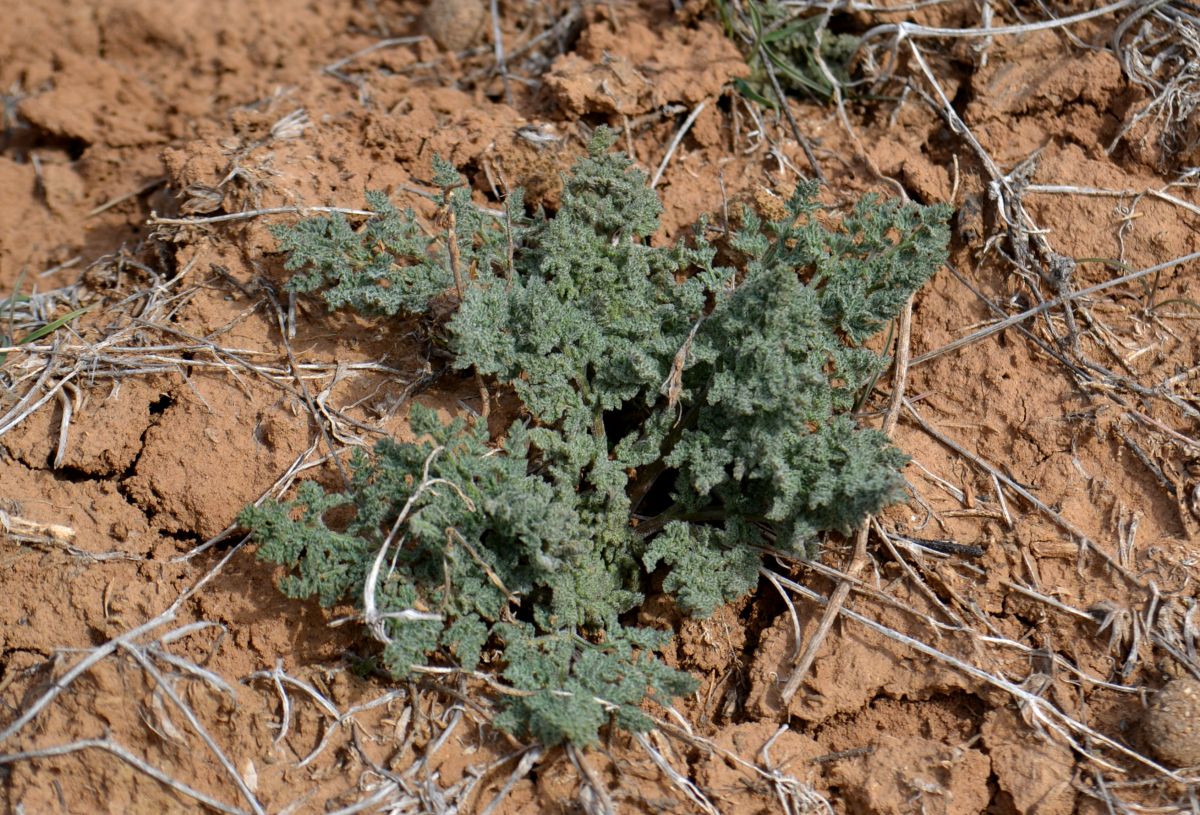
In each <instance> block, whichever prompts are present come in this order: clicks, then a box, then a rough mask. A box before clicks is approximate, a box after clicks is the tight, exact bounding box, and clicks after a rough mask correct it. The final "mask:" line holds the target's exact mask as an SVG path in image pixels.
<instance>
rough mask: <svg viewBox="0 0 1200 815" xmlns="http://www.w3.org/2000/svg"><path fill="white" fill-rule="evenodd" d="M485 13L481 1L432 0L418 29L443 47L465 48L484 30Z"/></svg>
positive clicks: (447, 48)
mask: <svg viewBox="0 0 1200 815" xmlns="http://www.w3.org/2000/svg"><path fill="white" fill-rule="evenodd" d="M487 16H488V13H487V9H486V8H485V7H484V3H483V0H431V2H430V3H429V5H428V6H426V7H425V11H424V13H422V14H421V28H422V29H423V30H424V31H425V33H426V34H428V35H429V36H430V38H431V39H433V41H434V42H436V43H437V44H438V46H439V47H440V48H442V49H443V50H445V51H465V50H466V49H468V48H470V47H471V46H472V45H474V44H475V42H476V41H477V40H478V39H479V37H480V35H481V34H482V33H483V24H484V21H485V20H486V19H487Z"/></svg>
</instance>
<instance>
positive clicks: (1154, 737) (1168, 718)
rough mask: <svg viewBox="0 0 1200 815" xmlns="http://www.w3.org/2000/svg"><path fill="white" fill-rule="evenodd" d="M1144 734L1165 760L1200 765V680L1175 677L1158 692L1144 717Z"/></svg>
mask: <svg viewBox="0 0 1200 815" xmlns="http://www.w3.org/2000/svg"><path fill="white" fill-rule="evenodd" d="M1142 735H1143V736H1144V737H1145V739H1146V743H1147V745H1148V746H1149V747H1150V750H1151V752H1153V753H1154V755H1156V756H1158V757H1159V758H1160V759H1162V760H1163V761H1164V762H1166V763H1168V764H1170V765H1172V766H1174V767H1198V766H1200V681H1197V680H1195V679H1175V680H1173V681H1171V682H1168V683H1167V685H1166V686H1165V687H1163V689H1162V690H1160V691H1159V692H1158V693H1157V694H1155V696H1154V700H1153V701H1152V702H1151V703H1150V708H1149V709H1148V710H1147V711H1146V715H1145V716H1144V718H1143V719H1142Z"/></svg>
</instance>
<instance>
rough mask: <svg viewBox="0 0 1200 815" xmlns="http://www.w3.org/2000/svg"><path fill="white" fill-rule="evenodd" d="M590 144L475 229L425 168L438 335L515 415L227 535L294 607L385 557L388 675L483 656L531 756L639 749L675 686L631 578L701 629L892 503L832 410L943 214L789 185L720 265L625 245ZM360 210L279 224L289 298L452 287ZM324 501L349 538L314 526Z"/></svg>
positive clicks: (606, 171)
mask: <svg viewBox="0 0 1200 815" xmlns="http://www.w3.org/2000/svg"><path fill="white" fill-rule="evenodd" d="M609 146H610V141H609V137H607V136H606V135H605V134H603V133H602V134H601V135H600V136H598V138H597V139H596V141H595V142H594V143H593V145H592V149H591V153H590V155H589V157H588V158H585V159H584V160H582V161H581V162H579V163H578V164H577V165H576V167H575V168H574V170H573V172H572V173H571V175H570V176H569V177H568V178H567V179H566V183H565V187H564V193H563V198H562V205H561V207H560V209H559V210H558V212H557V213H555V214H554V215H553V216H548V215H545V214H544V213H540V212H539V213H537V214H536V215H535V216H534V217H532V218H527V217H525V215H524V212H523V207H522V205H521V203H520V198H519V196H513V197H512V198H511V199H510V201H509V202H508V212H507V216H506V217H505V218H504V219H503V220H498V219H491V218H489V217H488V216H485V215H481V214H480V212H479V211H478V210H477V209H476V208H474V207H473V206H472V205H471V202H470V199H469V196H468V194H467V192H466V190H464V189H462V188H461V187H457V185H458V179H457V176H456V175H455V174H454V173H453V172H452V171H451V170H450V169H449V168H448V167H446V166H445V165H439V166H438V168H437V171H438V180H439V183H440V184H442V186H443V188H444V189H445V190H446V195H447V207H448V208H449V209H450V210H451V211H452V212H453V213H454V216H455V217H454V222H455V224H456V230H455V239H456V240H457V241H458V248H459V253H460V255H461V257H462V264H463V266H462V268H463V269H467V270H469V275H468V276H469V279H468V280H467V282H466V284H465V291H464V296H463V298H462V300H461V302H459V304H458V308H457V310H456V311H455V312H454V314H453V316H452V317H451V318H450V319H449V321H448V323H446V324H445V325H444V327H443V329H442V331H444V340H445V342H446V343H447V344H448V346H449V348H450V349H451V351H452V352H453V353H454V354H455V365H456V366H458V367H459V368H462V369H473V370H475V371H477V372H479V373H481V374H483V375H485V376H487V377H489V378H491V379H492V380H493V381H495V382H497V383H499V384H500V385H501V386H503V387H507V388H511V389H512V390H513V391H514V392H515V393H516V395H517V396H519V397H520V399H521V401H522V403H523V404H524V406H525V408H526V410H527V412H528V418H527V420H525V421H523V422H517V423H514V424H513V425H512V427H511V428H509V429H508V431H507V433H506V434H505V437H504V439H503V441H502V442H501V443H499V444H496V443H493V442H492V441H491V440H490V439H489V438H488V436H487V433H486V430H485V429H484V428H483V427H482V426H481V425H472V424H469V423H467V422H465V421H463V420H457V421H455V422H454V423H452V424H450V425H443V424H441V423H440V422H438V421H437V420H436V419H435V418H434V416H433V414H432V413H431V412H429V411H426V410H424V409H421V408H419V407H416V406H414V408H413V411H412V417H411V418H412V424H413V429H414V431H415V432H416V433H417V434H418V436H419V438H421V441H418V442H416V443H401V442H395V441H385V442H383V443H381V444H380V445H379V446H378V447H377V449H376V451H375V455H374V456H373V457H369V458H368V457H366V456H359V457H357V458H356V459H355V460H354V462H353V464H352V469H353V474H354V475H353V484H352V486H351V488H350V489H349V490H348V491H346V492H344V493H332V494H330V493H327V492H325V491H324V490H322V489H321V488H319V487H317V486H315V485H312V484H308V485H305V486H304V487H302V488H301V490H300V492H299V494H298V496H297V498H296V500H295V501H293V502H292V503H290V504H269V505H266V506H264V507H262V508H258V509H256V508H250V509H247V510H246V511H245V513H244V514H243V522H244V523H245V524H246V525H247V526H248V527H250V528H251V529H252V530H253V531H254V533H255V535H256V537H257V538H258V539H259V540H260V541H261V542H262V546H261V549H260V552H261V554H262V556H263V557H265V558H267V559H270V560H272V561H275V562H279V563H283V564H286V565H288V566H289V567H291V569H292V571H291V574H290V575H289V577H287V578H285V580H284V581H283V585H282V588H283V589H284V590H285V591H286V592H288V593H289V594H291V595H293V596H310V595H314V594H315V595H317V596H318V597H319V598H320V599H321V601H322V602H323V603H326V604H331V603H333V602H336V601H338V600H341V599H343V598H347V597H350V598H356V599H358V600H359V601H360V603H362V602H363V598H362V594H363V591H364V585H365V584H369V583H370V581H369V580H368V573H369V570H370V567H371V564H372V563H373V562H375V561H376V560H377V559H381V562H382V561H386V569H385V574H384V576H383V577H382V578H381V579H380V580H379V581H378V582H377V583H376V584H375V585H374V591H375V601H376V605H377V607H378V610H379V611H381V612H383V613H384V614H385V615H387V614H389V613H391V616H387V617H386V619H385V623H384V625H385V627H384V633H385V636H384V637H383V639H384V640H385V641H386V642H387V643H388V644H387V646H386V649H385V652H384V661H385V663H386V665H387V667H388V668H389V669H390V670H391V671H392V672H393V673H395V674H397V675H405V674H407V673H409V672H410V671H411V669H412V666H414V665H420V664H424V663H425V662H426V661H427V660H429V659H430V658H433V657H434V655H435V654H436V655H440V656H438V657H437V658H438V659H440V660H442V661H443V662H446V663H450V664H454V665H458V666H460V667H462V668H463V669H467V670H472V669H475V668H476V667H477V666H479V665H480V664H482V663H484V662H486V663H487V666H488V667H489V668H491V669H494V670H498V671H500V672H501V674H502V676H503V678H504V680H505V681H506V682H507V683H508V684H509V685H511V686H512V687H513V688H514V689H515V690H516V691H517V693H515V694H509V695H506V696H505V697H504V701H505V704H506V706H505V708H504V712H503V714H502V716H501V718H500V719H499V723H500V724H501V725H502V726H504V727H506V728H508V729H509V730H511V731H513V732H516V733H521V734H529V735H532V736H533V737H535V738H537V739H538V740H540V741H542V742H544V743H547V744H555V743H559V742H562V741H570V742H573V743H586V742H589V741H591V740H593V739H594V738H595V737H596V735H597V731H598V730H599V729H600V728H601V727H602V726H603V725H605V724H606V723H609V722H615V723H616V724H618V725H620V726H624V727H629V728H634V729H641V728H644V727H646V726H647V724H648V720H647V719H646V717H645V716H644V714H643V713H642V712H641V710H640V707H639V706H640V704H641V703H642V702H643V701H644V700H645V699H646V698H647V697H648V696H652V697H656V698H659V699H662V700H665V699H667V698H669V697H671V696H673V695H677V694H680V693H683V692H686V691H687V690H688V688H690V687H691V686H692V683H691V681H690V678H689V677H687V676H686V675H684V674H680V673H678V672H676V671H673V670H671V669H669V668H667V667H666V666H664V665H663V664H662V663H661V662H659V661H658V660H657V659H656V658H654V656H653V652H654V651H655V650H656V649H658V648H659V647H661V646H662V645H663V643H664V635H663V634H661V633H659V632H655V631H650V630H647V629H644V628H639V627H636V626H630V625H627V624H623V623H622V621H621V620H622V616H623V615H625V614H626V613H627V612H629V611H631V610H632V609H635V608H636V607H637V606H638V604H639V603H640V602H641V600H642V599H643V593H644V592H645V591H646V590H647V587H648V586H649V583H650V581H651V580H652V579H661V581H662V587H663V590H664V591H667V592H670V593H672V594H674V595H675V596H676V598H677V601H678V603H679V605H680V607H681V608H682V609H684V610H685V611H688V612H692V613H706V612H708V611H710V610H711V609H712V608H713V607H714V606H715V605H717V604H719V603H721V602H723V601H727V600H730V599H732V598H735V597H738V596H740V595H743V594H745V593H746V592H747V591H749V590H750V589H751V588H752V587H753V586H754V585H755V583H756V580H757V573H758V561H759V555H758V550H757V549H756V548H755V547H756V546H760V545H773V546H776V547H780V548H791V549H793V550H795V551H799V552H803V551H804V550H805V547H806V546H808V545H809V544H810V543H811V542H812V541H813V540H814V537H815V535H816V533H817V532H819V531H820V530H827V529H836V530H846V529H849V528H850V527H852V526H853V525H855V524H856V523H858V522H859V521H860V520H861V519H862V518H863V516H864V515H865V514H867V513H870V512H873V511H876V510H878V509H879V508H881V507H882V506H884V505H885V504H886V503H888V502H889V501H892V500H894V499H895V498H896V497H897V496H898V495H899V494H900V489H901V485H902V479H901V476H900V474H899V468H900V467H901V466H902V464H903V462H904V457H903V456H902V455H901V454H900V453H899V452H898V451H896V450H895V449H894V448H892V447H891V446H890V445H889V443H888V440H887V439H886V437H884V436H883V435H882V434H881V433H879V432H877V431H874V430H870V429H864V428H860V427H859V426H858V425H857V424H856V422H855V421H854V419H853V418H852V416H851V415H850V411H851V408H852V406H853V405H854V404H855V401H856V399H857V398H859V397H860V396H861V394H862V392H863V390H864V389H865V388H867V387H869V383H870V382H872V381H873V379H874V377H875V376H877V375H878V373H879V372H880V370H881V369H882V367H883V364H884V360H883V359H882V358H881V357H880V356H878V355H877V354H875V353H873V352H871V351H869V350H867V349H866V348H865V347H864V346H863V343H864V341H865V340H866V339H868V338H869V337H870V336H871V335H873V334H874V333H876V332H877V331H878V330H879V329H880V328H881V327H882V326H883V325H884V324H885V323H886V322H887V321H888V320H890V319H892V318H893V317H894V316H895V315H896V313H897V312H898V310H899V309H900V307H901V305H902V304H903V303H904V302H905V300H906V299H907V298H908V297H909V296H911V294H912V293H913V292H914V291H915V290H916V289H917V288H918V287H919V286H920V285H921V283H922V282H923V281H924V280H925V279H926V278H927V277H928V276H929V274H930V273H931V272H932V271H933V270H934V269H935V268H936V267H937V266H938V265H939V264H940V263H941V261H942V259H943V257H944V253H945V245H946V242H947V232H946V228H945V219H946V216H947V212H946V210H945V209H944V208H941V207H930V208H921V207H916V206H910V205H899V204H895V203H885V202H880V201H877V200H874V199H867V200H865V201H864V202H863V203H862V204H861V205H860V206H859V207H858V208H857V209H855V211H854V212H853V213H851V214H849V215H848V216H846V217H844V218H842V219H841V222H840V226H839V227H837V228H829V227H827V226H824V225H822V216H823V213H822V212H821V209H820V208H819V207H818V205H817V204H816V203H815V195H816V189H815V187H813V186H810V185H801V186H800V188H799V189H798V190H797V192H796V194H795V196H793V198H792V199H791V201H790V202H789V209H788V213H789V214H788V217H787V218H786V219H784V220H782V221H779V222H766V223H764V222H761V221H760V220H758V219H757V218H755V217H754V216H753V215H752V214H750V213H746V214H745V215H744V218H743V224H744V225H743V228H742V230H741V231H740V232H739V233H738V235H737V236H736V238H735V239H734V240H733V241H732V242H731V244H732V245H731V246H730V252H731V253H732V254H733V256H735V257H737V258H739V260H738V262H737V263H736V265H735V266H718V265H716V264H715V260H714V259H715V256H716V251H715V249H714V248H713V247H712V246H710V245H709V244H708V243H707V242H706V241H705V240H704V237H703V227H701V228H699V229H697V230H696V232H695V234H694V235H693V236H692V237H691V239H690V241H687V242H683V243H679V244H677V245H675V246H672V247H654V246H651V245H649V243H648V242H647V238H649V236H650V235H652V234H653V233H654V232H655V230H656V229H657V228H658V224H659V220H658V219H659V214H660V204H659V201H658V199H657V197H656V196H655V194H654V192H653V191H651V190H650V189H649V188H648V187H647V185H646V183H645V178H644V176H643V175H642V174H641V173H640V172H638V171H636V170H634V169H632V167H631V163H630V162H629V160H628V159H627V158H625V156H624V155H622V154H620V153H610V152H608V148H609ZM371 203H372V206H373V207H374V208H375V209H376V211H378V212H379V215H378V217H376V218H374V219H372V220H371V221H369V222H368V224H367V225H366V227H365V228H364V229H363V230H361V231H359V232H356V231H354V230H353V229H351V228H350V227H349V226H348V225H347V224H346V223H345V221H344V220H342V219H340V217H333V218H324V219H312V220H308V221H303V222H301V223H300V224H298V225H297V226H295V227H292V228H290V229H287V230H281V231H280V239H281V245H282V247H283V248H284V249H285V250H286V251H287V252H288V253H289V261H288V264H289V267H290V268H296V269H300V270H303V271H302V273H301V274H300V275H298V276H297V277H296V278H294V281H295V282H294V285H295V287H296V288H297V289H300V290H305V291H307V290H314V289H319V290H321V291H322V294H323V295H324V297H325V298H326V300H327V301H328V302H329V304H330V306H331V307H338V306H342V305H352V306H354V307H357V308H360V309H364V310H368V311H373V312H383V313H388V314H390V313H395V312H397V311H405V312H419V311H422V310H423V309H425V308H427V307H428V303H429V301H430V299H432V298H433V297H435V296H440V295H442V294H444V293H445V292H446V290H447V289H448V288H450V287H451V286H452V285H453V283H452V279H451V274H450V272H449V271H448V260H447V255H448V253H447V251H446V247H445V243H446V241H447V240H449V235H448V234H447V235H442V236H439V237H438V238H437V239H436V240H434V239H427V238H425V237H423V236H421V235H420V233H419V232H418V231H417V230H416V228H415V226H414V225H413V220H412V218H411V216H410V215H402V214H401V213H399V212H397V211H396V210H394V209H393V208H391V206H390V205H389V204H387V203H386V201H384V200H383V199H382V198H380V197H378V196H376V197H372V199H371ZM510 246H512V247H513V248H512V264H511V265H510V264H509V262H508V258H509V247H510ZM343 505H349V506H352V507H353V520H351V521H350V522H349V524H348V525H345V524H343V525H342V526H341V527H338V528H331V527H330V526H328V525H327V524H326V522H325V520H324V519H325V517H326V515H327V513H328V512H329V510H331V509H334V508H335V507H339V506H343ZM405 507H407V508H408V512H407V515H404V516H403V522H402V523H398V520H397V519H398V518H400V517H401V513H403V512H404V508H405ZM405 610H409V611H411V610H418V611H419V613H416V614H411V613H404V614H397V613H395V612H404V611H405ZM485 654H487V655H489V656H485Z"/></svg>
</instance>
